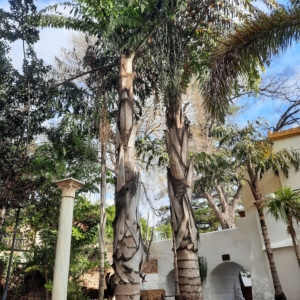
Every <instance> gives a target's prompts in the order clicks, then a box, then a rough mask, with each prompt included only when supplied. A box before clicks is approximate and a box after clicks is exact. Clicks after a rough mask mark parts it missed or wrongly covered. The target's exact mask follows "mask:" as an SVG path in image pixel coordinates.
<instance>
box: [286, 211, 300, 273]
mask: <svg viewBox="0 0 300 300" xmlns="http://www.w3.org/2000/svg"><path fill="white" fill-rule="evenodd" d="M287 217H288V221H289V226H288V232H289V233H290V235H291V237H292V242H293V246H294V250H295V254H296V258H297V261H298V265H299V267H300V253H299V247H298V245H297V242H296V232H295V229H294V226H293V217H292V215H291V213H290V212H287Z"/></svg>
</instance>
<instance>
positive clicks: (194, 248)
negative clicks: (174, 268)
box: [166, 108, 203, 300]
mask: <svg viewBox="0 0 300 300" xmlns="http://www.w3.org/2000/svg"><path fill="white" fill-rule="evenodd" d="M167 127H168V130H167V131H166V146H167V152H168V155H169V168H168V191H169V198H170V204H171V223H172V228H173V230H174V235H175V245H176V253H177V265H178V281H179V292H180V299H197V300H199V299H203V298H202V291H201V281H200V273H199V265H198V231H197V228H196V225H195V220H194V215H193V211H192V202H191V201H192V182H193V162H191V163H190V165H188V139H189V125H188V122H187V121H186V120H185V119H184V117H183V115H182V110H181V108H178V109H176V108H170V109H169V110H168V112H167Z"/></svg>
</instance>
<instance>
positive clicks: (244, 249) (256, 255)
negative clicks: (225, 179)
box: [141, 127, 300, 300]
mask: <svg viewBox="0 0 300 300" xmlns="http://www.w3.org/2000/svg"><path fill="white" fill-rule="evenodd" d="M269 138H270V139H272V140H273V141H274V149H275V151H278V150H280V149H283V148H285V149H299V148H300V127H297V128H294V129H289V130H286V131H282V132H278V133H272V134H269ZM282 186H290V187H291V188H292V189H299V188H300V171H298V172H296V171H295V169H294V167H291V169H290V171H289V177H288V178H286V177H285V175H284V174H283V173H282V172H281V173H280V175H279V176H275V174H274V173H273V171H270V172H268V173H267V174H266V175H265V176H264V177H263V179H262V180H261V181H260V183H259V188H260V191H261V194H262V195H267V194H269V193H272V192H275V191H276V190H277V189H278V188H280V187H282ZM242 199H243V202H244V207H245V217H242V218H239V219H238V220H237V228H234V229H228V230H222V231H216V232H212V233H205V234H201V237H200V242H199V256H204V257H205V258H206V259H207V263H208V275H207V280H206V282H205V283H203V293H204V299H205V300H208V299H209V300H243V299H245V300H248V299H249V300H250V299H253V300H274V289H273V284H272V278H271V273H270V269H269V264H268V260H267V255H266V253H265V247H264V242H263V238H262V235H261V229H260V224H259V220H258V214H257V211H256V208H255V207H254V206H253V202H254V199H253V196H252V194H251V192H250V189H249V187H248V186H247V185H246V186H245V187H244V188H243V193H242ZM266 222H267V227H268V231H269V235H270V240H271V246H272V249H273V253H274V257H275V262H276V266H277V271H278V274H279V278H280V281H281V285H282V288H283V291H284V292H285V295H286V296H287V299H289V300H299V299H300V269H299V266H298V263H297V259H296V256H295V252H294V249H293V245H292V240H291V238H290V237H289V236H288V234H287V230H286V229H287V226H286V225H285V224H283V223H281V222H275V220H274V219H273V218H272V217H271V216H268V217H266ZM295 230H296V233H297V237H298V239H297V241H298V245H299V242H300V240H299V226H298V225H297V224H295ZM172 247H173V245H172V241H171V240H166V241H161V242H156V243H153V244H152V246H151V250H150V251H151V258H154V259H157V264H158V273H157V274H147V277H146V279H147V282H143V283H141V289H142V290H151V289H164V290H165V292H166V296H174V293H175V288H174V268H173V252H172ZM242 268H245V269H246V270H248V271H249V272H250V274H251V283H252V298H251V296H250V297H247V296H246V295H244V296H245V297H244V296H243V294H242V290H241V284H240V280H239V272H240V270H241V269H242Z"/></svg>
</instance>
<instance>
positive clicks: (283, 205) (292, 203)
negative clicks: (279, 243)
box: [265, 187, 300, 267]
mask: <svg viewBox="0 0 300 300" xmlns="http://www.w3.org/2000/svg"><path fill="white" fill-rule="evenodd" d="M274 196H275V197H268V199H267V202H266V204H265V206H266V208H267V209H268V210H267V214H271V215H272V216H273V217H274V218H275V219H276V221H278V220H282V221H283V222H284V223H286V224H287V232H288V233H289V234H290V235H291V238H292V242H293V246H294V250H295V254H296V258H297V261H298V265H299V267H300V253H299V247H298V245H297V242H296V232H295V229H294V226H293V219H295V220H296V221H297V222H299V221H300V194H299V191H293V190H292V189H291V188H290V187H282V188H280V189H279V190H278V191H276V192H275V195H274Z"/></svg>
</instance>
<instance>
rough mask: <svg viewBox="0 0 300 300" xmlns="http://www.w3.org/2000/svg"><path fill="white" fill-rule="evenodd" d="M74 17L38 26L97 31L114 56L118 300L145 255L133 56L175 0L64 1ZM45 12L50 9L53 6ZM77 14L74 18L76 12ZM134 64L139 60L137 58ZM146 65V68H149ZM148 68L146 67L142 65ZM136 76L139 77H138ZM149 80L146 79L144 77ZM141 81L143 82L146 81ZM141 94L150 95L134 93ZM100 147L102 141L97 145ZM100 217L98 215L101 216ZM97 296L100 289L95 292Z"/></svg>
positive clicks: (133, 293) (50, 18) (130, 288)
mask: <svg viewBox="0 0 300 300" xmlns="http://www.w3.org/2000/svg"><path fill="white" fill-rule="evenodd" d="M65 5H66V7H70V6H71V9H73V10H72V12H73V13H74V17H64V16H61V15H45V16H44V17H43V19H42V24H43V25H44V26H54V27H57V28H61V27H66V28H70V29H75V30H81V31H84V32H87V33H89V34H92V35H97V36H98V38H99V40H100V41H101V42H102V43H103V47H104V49H107V52H105V53H106V55H107V56H108V58H109V57H110V58H111V57H115V62H116V61H117V65H118V66H119V72H118V79H117V80H116V81H117V82H118V84H117V89H118V95H119V101H118V114H117V118H116V125H117V126H116V150H117V161H118V167H117V172H116V173H117V174H116V193H115V204H116V216H115V220H114V243H113V259H114V263H113V268H114V271H115V274H114V276H113V277H112V279H111V281H112V282H111V283H112V285H113V286H114V290H115V295H116V298H117V299H118V300H120V299H127V298H128V297H130V298H131V299H136V300H138V299H139V298H140V285H139V283H140V276H139V274H140V270H141V267H142V265H143V261H144V259H145V257H146V253H145V250H144V246H143V243H142V239H141V232H140V224H139V215H140V214H139V212H138V205H139V198H140V187H141V181H140V174H139V172H137V170H136V166H135V139H136V133H137V128H138V126H137V123H136V122H135V121H134V91H133V82H134V78H135V76H136V73H135V72H134V64H133V61H134V60H138V59H139V57H143V55H142V54H143V53H142V50H144V49H143V46H145V45H147V44H149V43H150V42H149V40H150V38H151V36H152V35H153V33H154V32H155V31H156V30H157V29H158V28H159V27H160V25H161V24H162V23H163V22H164V21H165V19H167V18H168V17H169V16H170V15H171V14H173V13H174V11H175V10H176V9H177V2H176V1H175V2H174V3H173V2H172V3H170V2H169V1H165V0H163V1H159V2H157V1H147V2H143V4H142V5H140V3H137V2H136V1H133V2H132V1H126V0H124V1H117V2H116V1H106V2H102V3H98V2H97V3H95V1H92V0H85V1H80V4H78V3H76V4H70V3H66V4H65ZM48 10H56V6H52V7H49V8H48ZM76 15H77V16H76ZM139 64H140V65H141V64H143V66H145V63H143V62H141V60H140V61H139ZM150 67H151V66H150ZM147 68H148V69H149V66H148V67H147ZM141 77H142V76H141ZM147 81H148V82H149V78H147ZM148 82H146V81H144V82H143V84H146V85H147V84H148ZM139 95H140V96H141V97H142V98H143V97H147V96H149V95H150V93H147V92H145V91H139ZM103 146H104V144H103ZM102 218H103V217H102ZM101 295H102V293H101Z"/></svg>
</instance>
